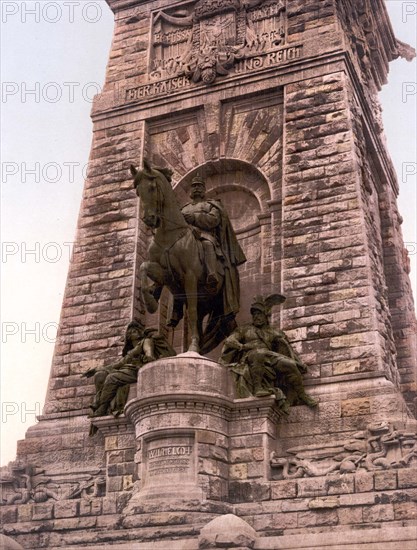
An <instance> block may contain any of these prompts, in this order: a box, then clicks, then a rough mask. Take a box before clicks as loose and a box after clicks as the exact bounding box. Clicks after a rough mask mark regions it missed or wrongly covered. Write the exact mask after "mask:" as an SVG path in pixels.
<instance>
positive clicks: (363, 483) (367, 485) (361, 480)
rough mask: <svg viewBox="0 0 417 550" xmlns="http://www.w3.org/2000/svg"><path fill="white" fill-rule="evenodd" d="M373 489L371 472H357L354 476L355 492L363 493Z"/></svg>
mask: <svg viewBox="0 0 417 550" xmlns="http://www.w3.org/2000/svg"><path fill="white" fill-rule="evenodd" d="M373 488H374V474H373V473H372V472H358V473H356V474H355V491H356V492H360V493H364V492H367V491H372V490H373Z"/></svg>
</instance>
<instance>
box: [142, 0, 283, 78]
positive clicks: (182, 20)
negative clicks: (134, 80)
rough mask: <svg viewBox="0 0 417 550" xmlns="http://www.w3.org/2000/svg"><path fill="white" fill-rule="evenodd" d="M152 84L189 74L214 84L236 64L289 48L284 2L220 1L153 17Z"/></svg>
mask: <svg viewBox="0 0 417 550" xmlns="http://www.w3.org/2000/svg"><path fill="white" fill-rule="evenodd" d="M152 30H153V39H152V55H151V66H150V71H149V72H150V77H151V79H155V80H160V79H164V78H172V77H178V76H181V75H185V76H187V77H189V78H190V79H191V80H192V81H193V82H199V81H202V82H203V83H205V84H211V83H212V82H214V81H215V79H216V78H217V77H218V76H221V75H223V76H225V75H227V74H229V71H230V70H231V69H232V68H233V67H234V65H235V64H236V62H238V61H240V60H242V59H246V58H250V57H252V56H254V55H257V54H259V53H263V54H264V53H268V52H272V51H275V50H277V49H279V48H280V47H282V46H283V45H284V43H285V3H284V2H283V1H279V2H272V1H271V0H216V1H213V2H205V1H202V0H200V1H199V2H197V3H185V4H182V5H181V6H179V7H176V8H171V9H167V10H160V11H158V12H157V13H156V14H154V17H153V29H152Z"/></svg>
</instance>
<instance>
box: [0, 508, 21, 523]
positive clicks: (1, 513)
mask: <svg viewBox="0 0 417 550" xmlns="http://www.w3.org/2000/svg"><path fill="white" fill-rule="evenodd" d="M0 519H1V524H2V525H4V524H5V523H15V522H16V521H17V507H16V506H2V507H1V508H0Z"/></svg>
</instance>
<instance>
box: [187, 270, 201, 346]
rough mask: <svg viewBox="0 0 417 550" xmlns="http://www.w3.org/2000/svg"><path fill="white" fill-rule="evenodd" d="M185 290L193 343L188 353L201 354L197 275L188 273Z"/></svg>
mask: <svg viewBox="0 0 417 550" xmlns="http://www.w3.org/2000/svg"><path fill="white" fill-rule="evenodd" d="M184 290H185V294H186V296H187V311H188V323H189V326H190V332H191V342H190V345H189V347H188V351H195V352H196V353H200V337H199V332H198V314H197V278H196V276H195V273H192V272H187V273H186V274H185V277H184Z"/></svg>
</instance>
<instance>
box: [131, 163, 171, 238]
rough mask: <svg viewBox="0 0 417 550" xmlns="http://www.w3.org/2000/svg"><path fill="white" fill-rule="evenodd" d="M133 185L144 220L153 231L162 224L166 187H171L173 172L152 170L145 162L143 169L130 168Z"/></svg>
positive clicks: (161, 169)
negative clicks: (139, 201)
mask: <svg viewBox="0 0 417 550" xmlns="http://www.w3.org/2000/svg"><path fill="white" fill-rule="evenodd" d="M130 172H131V174H132V176H133V185H134V187H135V189H136V194H137V195H138V197H139V198H140V199H141V208H142V216H141V217H142V220H143V221H144V223H145V224H146V225H147V226H148V227H151V228H153V229H156V228H158V227H159V226H160V224H161V215H162V212H163V208H164V198H165V197H164V186H166V185H167V184H168V185H170V183H169V182H170V181H171V175H172V172H171V171H170V170H167V169H164V168H152V166H151V165H150V163H149V162H148V161H146V160H144V161H143V169H142V170H138V169H137V168H135V167H134V166H133V165H131V166H130Z"/></svg>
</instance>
